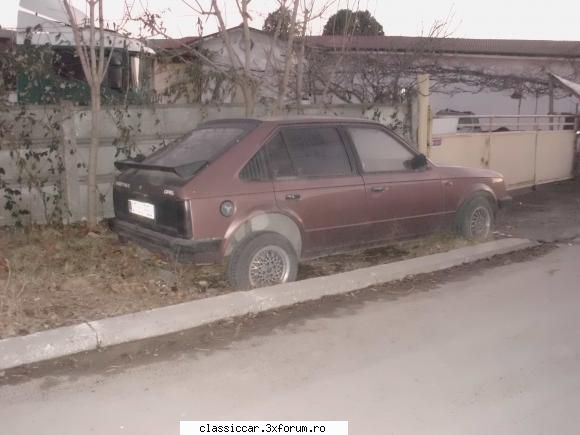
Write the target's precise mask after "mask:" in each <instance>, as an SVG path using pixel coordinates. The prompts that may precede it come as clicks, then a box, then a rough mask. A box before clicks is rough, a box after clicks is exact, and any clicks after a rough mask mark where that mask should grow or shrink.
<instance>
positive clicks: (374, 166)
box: [348, 127, 413, 173]
mask: <svg viewBox="0 0 580 435" xmlns="http://www.w3.org/2000/svg"><path fill="white" fill-rule="evenodd" d="M348 132H349V134H350V137H351V138H352V141H353V143H354V147H355V149H356V152H357V154H358V156H359V159H360V163H361V166H362V170H363V172H366V173H369V172H390V171H404V170H408V169H409V168H408V167H407V165H408V162H409V160H410V159H412V158H413V153H412V152H411V151H409V150H408V149H407V148H406V147H405V146H404V145H403V144H401V143H400V142H399V141H398V140H397V139H396V138H395V137H393V136H391V135H390V134H388V133H386V132H385V131H383V130H380V129H378V128H364V127H350V128H348Z"/></svg>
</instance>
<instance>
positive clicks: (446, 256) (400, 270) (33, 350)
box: [0, 239, 537, 370]
mask: <svg viewBox="0 0 580 435" xmlns="http://www.w3.org/2000/svg"><path fill="white" fill-rule="evenodd" d="M536 245H537V242H533V241H531V240H527V239H502V240H496V241H493V242H488V243H482V244H480V245H475V246H468V247H465V248H459V249H455V250H452V251H449V252H444V253H440V254H433V255H427V256H424V257H417V258H413V259H410V260H404V261H399V262H395V263H389V264H382V265H379V266H372V267H367V268H364V269H358V270H353V271H350V272H343V273H339V274H336V275H329V276H323V277H319V278H311V279H307V280H304V281H297V282H291V283H288V284H282V285H278V286H275V287H264V288H260V289H256V290H250V291H245V292H232V293H228V294H224V295H220V296H216V297H212V298H207V299H200V300H196V301H191V302H185V303H181V304H177V305H170V306H167V307H162V308H155V309H153V310H149V311H142V312H137V313H133V314H126V315H123V316H118V317H110V318H106V319H102V320H96V321H92V322H86V323H82V324H78V325H73V326H65V327H61V328H56V329H51V330H48V331H42V332H37V333H34V334H30V335H25V336H21V337H11V338H6V339H4V340H0V370H6V369H9V368H14V367H18V366H21V365H25V364H31V363H37V362H40V361H45V360H49V359H54V358H59V357H62V356H66V355H72V354H75V353H79V352H85V351H91V350H96V349H99V348H102V347H108V346H113V345H116V344H122V343H128V342H131V341H136V340H143V339H147V338H153V337H159V336H162V335H167V334H172V333H175V332H180V331H183V330H187V329H192V328H195V327H198V326H202V325H207V324H209V323H213V322H216V321H219V320H225V319H228V318H232V317H239V316H244V315H247V314H256V313H260V312H264V311H268V310H272V309H276V308H282V307H287V306H290V305H293V304H297V303H301V302H308V301H313V300H316V299H320V298H322V297H324V296H331V295H339V294H344V293H349V292H352V291H355V290H360V289H363V288H365V287H369V286H372V285H376V284H379V283H385V282H389V281H397V280H400V279H403V278H406V277H408V276H411V275H418V274H423V273H430V272H436V271H439V270H443V269H448V268H451V267H454V266H459V265H461V264H464V263H471V262H474V261H477V260H483V259H486V258H490V257H493V256H495V255H501V254H507V253H509V252H514V251H519V250H522V249H526V248H530V247H533V246H536Z"/></svg>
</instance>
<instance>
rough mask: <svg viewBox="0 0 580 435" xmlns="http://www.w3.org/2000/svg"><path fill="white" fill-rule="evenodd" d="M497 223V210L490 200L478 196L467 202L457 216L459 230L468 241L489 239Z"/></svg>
mask: <svg viewBox="0 0 580 435" xmlns="http://www.w3.org/2000/svg"><path fill="white" fill-rule="evenodd" d="M494 223H495V210H494V207H493V206H492V204H491V202H490V200H489V199H488V198H486V197H485V196H483V195H477V196H475V197H473V198H472V199H470V200H469V201H467V203H465V205H463V207H461V210H460V211H459V212H458V214H457V230H458V232H459V234H461V235H462V236H463V237H464V238H466V239H467V240H471V241H475V242H480V241H483V240H486V239H488V238H489V237H490V236H491V234H492V231H493V226H494Z"/></svg>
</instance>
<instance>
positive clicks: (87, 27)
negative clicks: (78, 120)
mask: <svg viewBox="0 0 580 435" xmlns="http://www.w3.org/2000/svg"><path fill="white" fill-rule="evenodd" d="M85 2H86V6H87V9H88V11H89V17H88V22H87V23H84V24H83V23H79V21H78V17H77V16H76V13H75V10H76V9H75V8H73V7H72V5H71V2H70V0H63V3H64V7H65V10H66V13H67V15H68V18H69V24H70V26H71V28H72V31H73V35H74V41H75V46H76V52H77V54H78V56H79V59H80V61H81V65H82V68H83V73H84V75H85V78H86V80H87V83H88V85H89V88H90V92H91V144H90V147H89V161H88V183H87V188H88V198H87V201H88V208H87V224H88V226H89V228H94V227H95V226H96V225H97V223H98V222H97V201H98V191H97V165H98V158H99V143H100V135H101V131H100V117H101V84H102V82H103V79H104V78H105V74H106V72H107V67H108V65H109V62H110V60H111V56H112V54H113V46H114V44H113V42H112V41H111V39H110V37H108V38H107V36H106V29H105V19H104V15H103V0H85ZM105 39H108V42H109V46H110V51H109V53H108V55H107V56H105V42H106V41H105Z"/></svg>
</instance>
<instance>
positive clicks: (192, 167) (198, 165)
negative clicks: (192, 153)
mask: <svg viewBox="0 0 580 435" xmlns="http://www.w3.org/2000/svg"><path fill="white" fill-rule="evenodd" d="M207 164H208V161H207V160H200V161H198V162H191V163H186V164H185V165H179V166H161V165H153V164H150V163H145V162H137V161H135V160H119V161H116V162H115V168H117V169H118V170H119V171H124V170H126V169H142V170H146V171H161V172H171V173H174V174H176V175H178V176H180V177H182V178H189V177H192V176H194V175H195V174H196V173H198V172H199V171H200V170H201V169H203V168H204V167H205V166H207Z"/></svg>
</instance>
